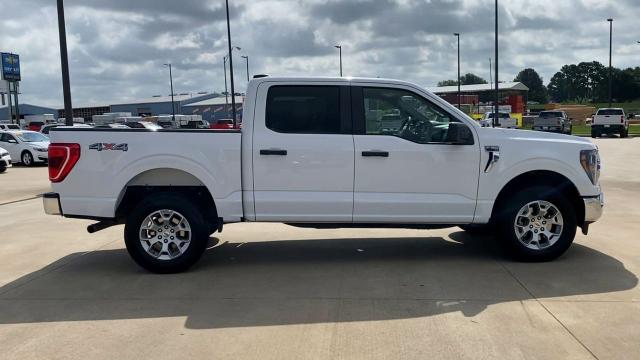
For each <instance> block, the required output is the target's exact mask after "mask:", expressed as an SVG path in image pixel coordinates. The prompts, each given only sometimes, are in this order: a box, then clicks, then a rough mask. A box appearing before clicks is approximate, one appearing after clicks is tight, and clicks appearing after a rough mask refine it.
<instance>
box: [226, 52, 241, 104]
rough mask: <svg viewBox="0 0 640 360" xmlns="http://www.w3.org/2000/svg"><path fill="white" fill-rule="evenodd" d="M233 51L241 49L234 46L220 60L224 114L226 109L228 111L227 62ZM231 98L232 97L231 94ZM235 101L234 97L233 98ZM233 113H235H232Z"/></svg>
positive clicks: (233, 101)
mask: <svg viewBox="0 0 640 360" xmlns="http://www.w3.org/2000/svg"><path fill="white" fill-rule="evenodd" d="M233 50H238V51H241V50H242V48H240V47H238V46H234V47H232V48H231V50H229V53H228V54H227V55H225V56H224V57H223V58H222V60H223V62H224V103H225V108H224V111H225V112H226V111H227V109H229V89H228V88H227V61H228V60H229V57H230V55H231V52H232V51H233ZM231 96H234V95H233V94H232V95H231ZM234 99H235V97H234ZM232 103H235V100H232ZM234 113H235V111H234Z"/></svg>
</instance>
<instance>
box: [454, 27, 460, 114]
mask: <svg viewBox="0 0 640 360" xmlns="http://www.w3.org/2000/svg"><path fill="white" fill-rule="evenodd" d="M453 36H455V37H457V38H458V109H460V107H461V105H460V33H454V34H453Z"/></svg>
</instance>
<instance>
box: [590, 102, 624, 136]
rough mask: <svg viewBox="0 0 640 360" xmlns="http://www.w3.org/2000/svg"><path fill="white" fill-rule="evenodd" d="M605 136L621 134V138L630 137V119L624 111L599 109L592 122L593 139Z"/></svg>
mask: <svg viewBox="0 0 640 360" xmlns="http://www.w3.org/2000/svg"><path fill="white" fill-rule="evenodd" d="M603 134H620V137H621V138H626V137H627V136H629V119H627V117H626V116H625V114H624V109H599V110H598V112H597V113H596V114H595V115H594V116H593V120H592V122H591V137H593V138H597V137H600V136H602V135H603Z"/></svg>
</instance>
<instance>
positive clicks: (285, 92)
mask: <svg viewBox="0 0 640 360" xmlns="http://www.w3.org/2000/svg"><path fill="white" fill-rule="evenodd" d="M349 95H350V88H349V87H348V86H345V83H344V82H335V83H333V82H318V83H312V84H309V83H308V82H305V83H304V84H302V83H301V84H296V83H280V82H265V83H262V84H260V87H259V88H258V91H257V98H256V109H255V118H254V126H253V149H252V159H253V182H254V183H253V188H254V203H255V213H256V220H257V221H286V222H351V221H352V216H353V173H354V145H353V135H352V131H351V128H352V124H351V112H350V110H351V109H350V105H351V104H350V97H349Z"/></svg>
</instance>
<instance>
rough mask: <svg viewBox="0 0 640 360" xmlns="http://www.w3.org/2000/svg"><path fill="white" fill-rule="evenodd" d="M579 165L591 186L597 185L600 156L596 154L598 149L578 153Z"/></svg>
mask: <svg viewBox="0 0 640 360" xmlns="http://www.w3.org/2000/svg"><path fill="white" fill-rule="evenodd" d="M580 164H581V165H582V168H583V169H584V171H585V172H586V173H587V176H588V177H589V180H591V182H592V183H593V185H597V184H598V180H599V179H600V154H598V149H594V150H582V151H580Z"/></svg>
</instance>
